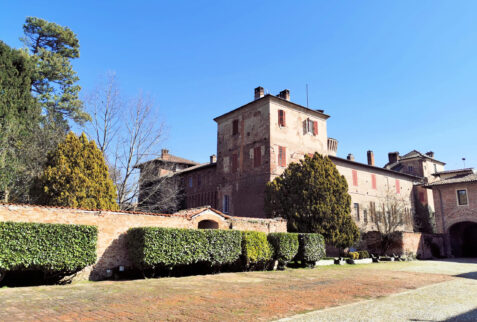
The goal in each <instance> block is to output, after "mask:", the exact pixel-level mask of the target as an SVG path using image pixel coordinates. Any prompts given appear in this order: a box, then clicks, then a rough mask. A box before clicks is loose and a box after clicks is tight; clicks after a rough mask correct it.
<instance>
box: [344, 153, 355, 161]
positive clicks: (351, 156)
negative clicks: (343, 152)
mask: <svg viewBox="0 0 477 322" xmlns="http://www.w3.org/2000/svg"><path fill="white" fill-rule="evenodd" d="M346 159H347V160H350V161H354V155H352V154H351V153H350V154H348V156H347V157H346Z"/></svg>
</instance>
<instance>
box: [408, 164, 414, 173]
mask: <svg viewBox="0 0 477 322" xmlns="http://www.w3.org/2000/svg"><path fill="white" fill-rule="evenodd" d="M407 172H408V173H414V168H413V167H412V166H411V165H410V166H408V167H407Z"/></svg>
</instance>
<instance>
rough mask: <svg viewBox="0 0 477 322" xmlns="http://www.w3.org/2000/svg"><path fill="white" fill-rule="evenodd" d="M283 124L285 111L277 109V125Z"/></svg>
mask: <svg viewBox="0 0 477 322" xmlns="http://www.w3.org/2000/svg"><path fill="white" fill-rule="evenodd" d="M285 124H286V123H285V111H284V110H278V126H286V125H285Z"/></svg>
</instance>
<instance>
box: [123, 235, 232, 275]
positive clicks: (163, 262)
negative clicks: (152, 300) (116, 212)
mask: <svg viewBox="0 0 477 322" xmlns="http://www.w3.org/2000/svg"><path fill="white" fill-rule="evenodd" d="M127 244H128V250H129V256H130V259H131V260H132V261H133V262H134V264H135V265H136V266H137V267H138V268H140V269H154V268H158V267H173V266H177V265H190V264H195V263H201V262H205V263H209V264H211V265H221V264H227V263H233V262H234V261H236V260H238V259H239V257H240V253H241V235H240V232H239V231H235V230H194V229H178V228H161V227H141V228H131V229H129V231H128V234H127Z"/></svg>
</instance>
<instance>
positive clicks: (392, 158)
mask: <svg viewBox="0 0 477 322" xmlns="http://www.w3.org/2000/svg"><path fill="white" fill-rule="evenodd" d="M388 159H389V163H396V162H398V161H399V159H400V158H399V152H389V153H388Z"/></svg>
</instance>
